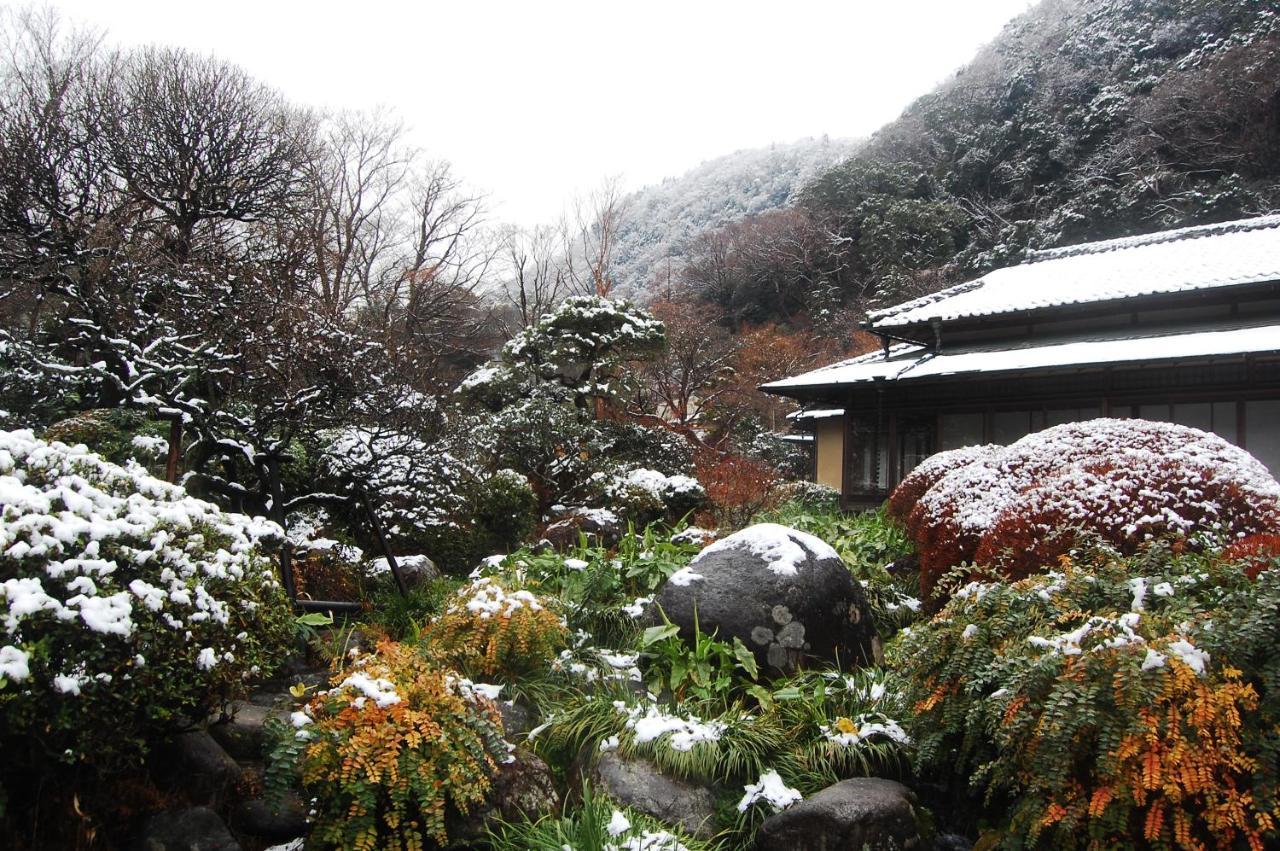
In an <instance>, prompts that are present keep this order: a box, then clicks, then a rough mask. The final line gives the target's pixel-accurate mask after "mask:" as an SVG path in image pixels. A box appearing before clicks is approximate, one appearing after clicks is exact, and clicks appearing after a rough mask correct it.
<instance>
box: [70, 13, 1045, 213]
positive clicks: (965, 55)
mask: <svg viewBox="0 0 1280 851" xmlns="http://www.w3.org/2000/svg"><path fill="white" fill-rule="evenodd" d="M51 5H53V6H55V7H57V8H59V9H60V10H62V11H63V12H64V14H65V16H66V17H67V18H68V19H69V20H71V21H75V22H80V23H87V24H90V25H93V26H95V27H100V28H102V29H105V30H106V31H107V34H108V41H109V42H110V43H115V44H120V45H133V44H144V43H153V42H154V43H163V44H172V45H181V46H184V47H188V48H192V49H196V50H200V51H212V52H214V53H216V54H218V55H219V56H221V57H223V58H226V59H229V60H231V61H234V62H236V63H238V64H240V65H242V66H244V67H245V68H246V69H248V70H249V71H251V72H252V73H253V74H254V75H256V76H258V77H259V78H261V79H262V80H264V81H265V82H268V83H270V84H271V85H274V86H275V87H277V88H279V89H280V90H282V91H283V92H285V93H286V94H287V95H289V96H290V97H291V98H293V99H294V100H297V101H299V102H302V103H307V104H310V105H313V106H328V107H337V108H368V107H372V106H374V105H377V104H383V105H386V106H390V107H392V108H394V109H395V110H396V111H397V112H398V113H399V114H400V115H401V116H402V117H403V118H404V119H405V120H406V121H407V122H408V123H409V124H410V125H411V126H412V127H413V129H414V139H415V141H416V142H417V143H418V144H419V145H421V146H422V147H423V148H425V149H426V150H427V151H428V153H429V154H430V155H431V156H433V157H439V158H443V159H447V160H449V161H451V162H452V163H453V165H454V169H455V172H456V174H457V175H458V176H459V177H461V178H463V179H464V180H466V181H468V182H469V183H470V184H471V185H472V186H474V187H476V188H477V189H479V190H481V191H484V192H486V193H488V195H489V198H490V207H491V209H492V210H493V212H494V214H495V216H496V217H498V218H502V219H506V220H510V221H516V222H519V223H521V224H534V223H538V222H542V221H551V220H554V219H555V218H556V217H557V216H558V215H559V213H560V210H561V209H562V207H563V206H564V203H565V201H566V200H567V199H568V198H569V197H570V196H572V195H573V194H574V193H575V192H581V191H586V190H589V189H591V188H592V187H594V186H596V185H598V184H599V182H600V181H601V180H602V179H603V178H604V177H606V176H609V175H618V176H621V177H622V178H623V182H624V185H625V186H627V187H629V188H637V187H639V186H642V185H645V184H648V183H653V182H657V181H659V180H661V179H662V178H663V177H667V176H674V175H678V174H681V173H682V172H684V171H686V170H688V169H689V168H692V167H693V166H695V165H697V164H698V163H700V162H702V161H704V160H707V159H711V158H713V157H716V156H719V155H721V154H727V153H730V152H732V151H735V150H738V149H740V148H750V147H758V146H763V145H768V144H770V143H771V142H789V141H793V140H795V139H799V138H801V137H805V136H821V135H823V134H827V135H829V136H832V137H858V136H865V135H867V134H869V133H871V132H872V131H873V130H875V129H876V128H877V127H879V126H880V125H881V124H884V123H885V122H886V121H889V120H891V119H893V118H894V117H895V116H896V115H898V113H899V112H901V110H902V109H903V107H905V106H906V105H907V104H908V103H909V102H910V101H911V100H912V99H913V98H915V97H916V96H918V95H920V94H923V93H924V92H926V91H927V90H928V89H930V88H931V87H933V86H934V85H935V84H937V83H938V82H940V81H941V80H943V79H945V78H946V77H947V76H948V75H949V74H950V73H951V72H952V71H954V70H955V69H956V68H958V67H960V66H961V65H962V64H964V63H965V61H967V60H968V59H969V57H971V56H972V55H973V54H974V52H975V51H976V50H977V49H978V48H979V47H980V46H981V45H982V44H984V43H986V42H988V41H990V40H991V39H992V38H994V37H995V35H996V34H997V33H999V31H1000V28H1001V27H1002V26H1003V25H1004V23H1005V22H1006V21H1007V20H1009V19H1010V18H1012V17H1013V16H1014V15H1016V14H1018V13H1019V12H1021V11H1023V10H1025V9H1026V8H1027V7H1028V6H1029V5H1030V3H1029V0H875V2H869V0H843V2H841V0H831V2H826V0H823V1H822V2H819V0H790V2H788V0H772V2H757V1H756V0H737V2H721V0H685V2H668V0H634V1H633V2H629V3H618V2H611V0H594V2H576V1H575V2H570V0H564V1H563V2H561V0H555V2H552V0H542V2H538V1H537V0H526V2H497V0H472V1H471V2H462V1H461V0H458V2H437V0H417V2H413V0H403V2H390V1H389V0H355V1H354V2H352V1H351V0H348V2H342V3H336V2H327V0H305V1H304V2H298V0H216V2H207V0H206V2H193V1H192V0H53V2H52V3H51Z"/></svg>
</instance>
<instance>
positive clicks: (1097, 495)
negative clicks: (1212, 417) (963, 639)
mask: <svg viewBox="0 0 1280 851" xmlns="http://www.w3.org/2000/svg"><path fill="white" fill-rule="evenodd" d="M970 456H971V457H970ZM966 459H967V463H962V462H965V461H966ZM922 467H927V469H924V470H922V471H921V472H920V475H919V476H916V475H914V474H913V476H911V477H908V479H907V480H905V481H904V482H903V483H902V485H900V486H899V489H898V490H897V491H895V493H894V494H893V495H892V496H891V497H890V500H891V504H892V505H893V506H894V508H893V510H894V513H895V514H896V515H897V516H899V517H902V516H903V515H905V516H906V525H907V530H908V532H909V534H910V535H911V536H912V538H913V539H914V541H915V543H916V546H917V547H918V549H919V552H920V567H921V572H920V585H921V592H922V594H924V596H926V597H931V596H933V592H934V587H935V585H936V583H937V580H938V579H939V578H940V577H941V576H942V575H943V574H944V573H946V572H947V571H948V570H950V569H951V568H952V567H955V566H956V565H959V564H963V563H966V562H974V563H980V564H985V565H991V566H994V567H996V568H999V569H1000V570H1002V571H1004V572H1006V573H1007V575H1010V576H1023V575H1026V574H1027V573H1029V572H1032V571H1034V570H1037V569H1042V568H1044V567H1046V566H1050V565H1052V564H1053V562H1054V561H1055V559H1056V558H1057V557H1058V556H1060V555H1062V554H1063V553H1066V552H1068V551H1069V550H1070V549H1071V548H1072V547H1073V546H1075V545H1077V544H1078V543H1079V541H1080V538H1081V535H1082V534H1090V535H1094V536H1097V537H1100V538H1101V539H1103V540H1104V541H1106V542H1108V543H1109V544H1111V545H1113V546H1115V547H1117V548H1118V549H1119V550H1120V551H1122V552H1128V553H1132V552H1134V551H1135V549H1136V548H1137V547H1138V546H1139V545H1140V544H1141V543H1142V542H1144V541H1147V540H1150V539H1151V538H1153V537H1158V536H1160V535H1165V534H1171V533H1173V534H1179V535H1185V536H1191V535H1195V534H1198V533H1204V534H1210V535H1214V536H1217V537H1218V538H1220V539H1223V540H1230V539H1234V538H1237V537H1241V536H1244V535H1249V534H1253V533H1258V532H1264V531H1267V530H1272V529H1275V528H1276V526H1277V524H1278V523H1280V485H1278V484H1277V483H1276V480H1275V479H1274V478H1272V476H1271V475H1270V474H1269V473H1268V472H1267V470H1266V468H1265V467H1264V466H1262V464H1261V463H1260V462H1259V461H1258V460H1257V459H1255V458H1254V457H1253V456H1251V455H1249V454H1248V453H1247V452H1245V451H1244V450H1242V449H1240V448H1239V447H1237V446H1234V445H1232V444H1231V443H1228V442H1227V441H1225V440H1223V439H1222V438H1220V437H1218V436H1217V435H1214V434H1209V433H1207V432H1203V431H1200V430H1199V429H1194V428H1189V427H1186V426H1179V425H1173V424H1170V423H1160V422H1150V421H1146V420H1116V419H1099V420H1091V421H1088V422H1083V423H1068V424H1066V425H1060V426H1055V427H1053V428H1049V429H1046V430H1044V431H1041V432H1037V433H1035V434H1032V435H1028V436H1027V437H1024V438H1022V439H1021V440H1019V441H1017V442H1016V443H1013V444H1011V445H1010V446H1008V447H1005V448H1003V449H996V450H993V451H989V450H987V449H985V448H982V447H979V448H976V449H974V450H972V452H971V453H970V454H968V455H966V454H965V453H964V451H963V450H961V451H959V452H956V453H946V454H945V455H944V457H943V458H941V459H938V460H937V461H933V460H932V459H931V461H930V462H926V465H922ZM944 470H945V471H946V472H945V474H943V475H941V476H937V475H936V474H937V473H938V472H941V471H944ZM931 479H932V483H931V484H930V485H929V486H928V487H926V488H925V489H924V490H923V492H922V493H920V495H919V497H918V498H917V499H915V501H914V505H912V504H911V495H912V493H913V492H915V491H917V490H919V489H920V487H921V485H922V484H925V483H929V482H930V480H931Z"/></svg>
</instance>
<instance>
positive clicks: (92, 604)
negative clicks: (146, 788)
mask: <svg viewBox="0 0 1280 851" xmlns="http://www.w3.org/2000/svg"><path fill="white" fill-rule="evenodd" d="M279 536H280V529H279V527H277V526H275V525H274V524H271V523H267V522H265V521H260V520H256V519H252V518H248V517H244V516H241V515H236V514H229V513H224V512H223V511H221V510H220V509H218V508H217V507H216V506H214V505H212V504H210V503H207V502H202V501H200V500H197V499H193V498H191V497H189V496H187V495H186V492H185V491H183V490H182V489H181V488H178V487H174V486H172V485H169V484H166V483H164V482H162V481H159V480H158V479H154V478H152V477H150V476H148V475H147V474H146V473H145V472H143V471H142V470H141V469H140V468H139V467H137V466H135V465H130V466H127V467H120V466H117V465H115V464H112V463H109V462H107V461H104V460H102V459H101V458H100V457H98V456H97V455H94V454H92V453H90V452H89V451H88V450H87V449H85V448H84V447H83V446H76V447H68V446H66V445H65V444H62V443H56V442H55V443H47V442H45V441H42V440H37V439H35V438H34V437H33V436H32V433H31V432H29V431H14V432H3V431H0V577H3V579H2V581H0V625H2V626H3V630H4V634H3V635H2V636H0V686H2V687H3V690H0V730H3V733H2V734H0V735H2V736H3V742H4V753H5V755H6V760H7V761H8V766H7V768H8V769H11V770H12V769H14V768H20V767H21V766H22V765H23V764H24V763H28V761H30V762H32V763H39V762H40V761H41V760H44V759H46V757H44V756H42V755H44V754H58V755H61V756H60V757H59V758H60V759H62V760H63V761H65V762H76V761H84V762H90V763H92V764H93V765H94V766H95V767H96V768H98V769H99V770H106V769H108V768H110V767H112V766H113V765H114V764H115V761H116V760H119V759H121V758H129V757H135V756H137V755H138V754H139V753H140V752H141V751H142V749H143V747H144V742H145V740H146V738H147V737H149V736H150V735H152V734H155V733H158V732H162V731H164V730H165V729H169V728H172V727H173V726H175V725H176V724H177V723H179V721H180V718H181V717H182V716H185V717H186V718H188V719H190V718H200V717H204V714H205V712H206V710H207V709H208V708H209V707H210V706H212V705H213V704H214V703H215V702H217V701H220V700H221V699H223V698H224V697H226V696H227V695H228V694H230V693H232V692H233V691H235V690H236V689H237V687H238V686H239V685H240V684H241V681H242V680H243V679H244V678H246V677H248V676H250V675H253V674H257V673H265V669H267V668H270V667H272V666H273V665H274V664H275V663H276V662H277V661H278V655H279V654H280V653H282V652H284V651H285V650H286V649H287V648H288V645H289V637H290V635H291V630H292V618H291V616H290V612H289V608H288V604H287V601H286V599H285V597H284V594H283V592H282V591H281V589H280V587H279V584H278V582H277V580H276V578H275V569H274V562H273V561H272V560H271V559H269V558H268V557H267V556H266V555H265V554H264V552H263V549H262V546H261V545H262V544H263V543H264V542H265V541H266V540H269V539H273V538H278V537H279Z"/></svg>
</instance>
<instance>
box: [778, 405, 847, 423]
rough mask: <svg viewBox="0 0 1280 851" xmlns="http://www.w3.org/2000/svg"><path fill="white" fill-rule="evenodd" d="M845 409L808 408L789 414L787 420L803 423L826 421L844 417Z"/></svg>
mask: <svg viewBox="0 0 1280 851" xmlns="http://www.w3.org/2000/svg"><path fill="white" fill-rule="evenodd" d="M843 416H844V408H808V409H806V410H803V411H796V412H795V413H793V414H787V419H789V420H791V421H793V422H803V421H806V420H826V419H830V418H832V417H843Z"/></svg>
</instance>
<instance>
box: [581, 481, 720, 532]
mask: <svg viewBox="0 0 1280 851" xmlns="http://www.w3.org/2000/svg"><path fill="white" fill-rule="evenodd" d="M607 481H608V484H606V485H605V487H604V499H605V505H607V506H608V507H609V508H611V509H613V510H615V511H618V512H620V513H621V514H622V515H623V516H624V517H625V518H627V519H628V520H632V521H634V522H635V523H636V525H638V526H645V525H648V524H649V523H652V522H655V521H657V520H661V519H664V518H665V519H667V520H671V521H676V520H679V519H681V518H682V517H685V516H686V515H688V514H690V513H691V512H693V511H695V510H697V509H699V508H701V507H702V506H703V505H704V504H705V503H706V501H707V491H706V489H705V488H703V487H702V485H701V484H699V483H698V480H697V479H695V478H693V477H691V476H681V475H674V476H667V475H663V474H662V473H660V472H658V471H657V470H646V469H643V468H637V469H632V470H624V471H619V472H618V473H616V474H614V475H613V476H612V477H610V478H608V480H607Z"/></svg>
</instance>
